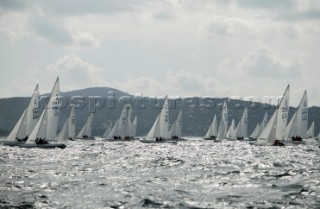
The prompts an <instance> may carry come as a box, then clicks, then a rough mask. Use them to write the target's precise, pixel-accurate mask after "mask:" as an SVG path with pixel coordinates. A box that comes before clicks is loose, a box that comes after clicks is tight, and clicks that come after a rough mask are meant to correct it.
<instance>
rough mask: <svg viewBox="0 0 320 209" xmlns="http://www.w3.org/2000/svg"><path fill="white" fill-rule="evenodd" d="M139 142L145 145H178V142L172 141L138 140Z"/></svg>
mask: <svg viewBox="0 0 320 209" xmlns="http://www.w3.org/2000/svg"><path fill="white" fill-rule="evenodd" d="M139 141H140V142H142V143H146V144H161V143H169V144H178V141H174V140H172V139H164V140H161V141H156V140H153V139H140V140H139Z"/></svg>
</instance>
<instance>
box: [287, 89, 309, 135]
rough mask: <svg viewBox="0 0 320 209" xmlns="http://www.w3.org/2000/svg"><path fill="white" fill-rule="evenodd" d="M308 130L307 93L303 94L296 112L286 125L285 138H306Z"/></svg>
mask: <svg viewBox="0 0 320 209" xmlns="http://www.w3.org/2000/svg"><path fill="white" fill-rule="evenodd" d="M307 129H308V100H307V91H305V92H304V94H303V96H302V99H301V101H300V104H299V106H298V109H297V111H296V112H295V114H294V115H293V117H292V118H291V120H290V122H289V124H288V125H287V128H286V132H285V138H290V137H292V136H300V137H302V138H307Z"/></svg>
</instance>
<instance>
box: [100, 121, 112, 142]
mask: <svg viewBox="0 0 320 209" xmlns="http://www.w3.org/2000/svg"><path fill="white" fill-rule="evenodd" d="M111 130H112V122H110V123H109V125H108V127H107V129H106V131H105V132H104V134H103V135H102V137H104V138H106V137H107V136H108V134H109V133H110V131H111Z"/></svg>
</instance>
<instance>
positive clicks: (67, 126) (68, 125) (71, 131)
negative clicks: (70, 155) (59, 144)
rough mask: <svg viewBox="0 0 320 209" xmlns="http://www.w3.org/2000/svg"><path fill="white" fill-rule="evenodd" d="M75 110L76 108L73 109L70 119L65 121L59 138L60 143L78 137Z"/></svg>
mask: <svg viewBox="0 0 320 209" xmlns="http://www.w3.org/2000/svg"><path fill="white" fill-rule="evenodd" d="M75 117H76V116H75V109H74V106H72V107H71V111H70V114H69V117H68V118H67V120H66V121H65V123H64V125H63V128H62V130H61V132H60V134H59V136H58V140H59V141H64V140H68V139H70V138H74V137H75V135H76V123H75V120H76V118H75Z"/></svg>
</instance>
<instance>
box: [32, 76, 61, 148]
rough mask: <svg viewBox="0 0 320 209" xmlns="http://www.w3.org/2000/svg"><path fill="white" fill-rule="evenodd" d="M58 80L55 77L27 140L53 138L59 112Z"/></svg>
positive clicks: (55, 132)
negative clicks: (48, 97)
mask: <svg viewBox="0 0 320 209" xmlns="http://www.w3.org/2000/svg"><path fill="white" fill-rule="evenodd" d="M59 105H60V82H59V77H58V78H57V80H56V82H55V84H54V86H53V89H52V92H51V95H50V99H49V102H48V104H47V105H46V107H45V109H44V110H43V112H42V114H41V117H40V119H39V120H38V122H37V124H36V126H35V127H34V129H33V130H32V132H31V134H30V137H29V138H30V140H28V142H30V143H33V142H34V140H36V139H37V138H45V139H47V140H55V138H56V134H57V128H58V120H59V114H60V109H59Z"/></svg>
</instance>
